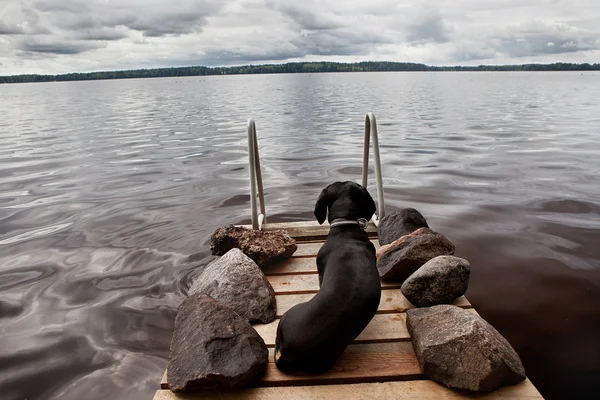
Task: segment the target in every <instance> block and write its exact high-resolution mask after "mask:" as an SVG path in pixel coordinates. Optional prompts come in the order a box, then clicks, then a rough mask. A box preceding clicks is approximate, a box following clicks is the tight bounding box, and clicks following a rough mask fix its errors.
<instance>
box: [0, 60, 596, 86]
mask: <svg viewBox="0 0 600 400" xmlns="http://www.w3.org/2000/svg"><path fill="white" fill-rule="evenodd" d="M598 70H600V64H588V63H584V64H571V63H554V64H523V65H480V66H476V67H463V66H455V67H434V66H429V65H425V64H415V63H404V62H378V61H367V62H359V63H336V62H303V63H287V64H267V65H245V66H241V67H212V68H211V67H174V68H155V69H135V70H129V71H104V72H87V73H71V74H62V75H14V76H0V83H22V82H54V81H83V80H97V79H131V78H163V77H173V76H201V75H241V74H286V73H316V72H376V71H598Z"/></svg>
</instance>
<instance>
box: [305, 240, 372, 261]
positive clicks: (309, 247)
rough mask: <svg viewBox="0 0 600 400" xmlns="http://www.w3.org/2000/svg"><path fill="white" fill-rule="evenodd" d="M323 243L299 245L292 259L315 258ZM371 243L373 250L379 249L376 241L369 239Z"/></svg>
mask: <svg viewBox="0 0 600 400" xmlns="http://www.w3.org/2000/svg"><path fill="white" fill-rule="evenodd" d="M323 243H324V242H323V241H318V242H309V243H299V244H298V250H296V252H295V253H294V255H293V257H316V255H317V253H318V252H319V249H320V248H321V246H323ZM371 243H373V245H374V246H375V249H378V248H380V247H381V246H380V245H379V241H378V240H377V239H371Z"/></svg>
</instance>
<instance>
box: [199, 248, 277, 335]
mask: <svg viewBox="0 0 600 400" xmlns="http://www.w3.org/2000/svg"><path fill="white" fill-rule="evenodd" d="M188 293H189V294H190V295H192V294H196V293H203V294H207V295H209V296H211V297H212V298H214V299H215V300H218V301H220V302H222V303H225V304H226V305H227V306H229V307H230V308H231V309H233V311H235V312H236V313H238V314H239V315H240V316H241V317H243V318H244V319H245V320H246V321H248V322H255V321H260V322H262V323H264V324H268V323H269V322H272V321H273V320H274V319H275V311H276V309H277V306H276V302H275V291H274V290H273V287H272V286H271V284H270V283H269V281H268V279H267V277H266V276H265V274H263V272H262V271H261V270H260V268H259V267H258V265H256V263H255V262H254V261H252V259H251V258H250V257H248V256H247V255H245V254H244V253H243V252H242V251H241V250H240V249H231V250H229V251H228V252H227V253H226V254H225V255H224V256H223V257H219V258H217V259H216V260H214V261H213V262H211V263H210V264H208V265H207V266H206V268H205V269H204V271H203V272H202V274H201V275H200V276H199V277H198V278H197V279H196V281H195V282H194V284H193V285H192V287H191V288H190V290H189V292H188Z"/></svg>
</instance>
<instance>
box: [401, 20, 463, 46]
mask: <svg viewBox="0 0 600 400" xmlns="http://www.w3.org/2000/svg"><path fill="white" fill-rule="evenodd" d="M451 31H452V30H451V29H450V27H449V26H448V25H447V24H446V23H445V22H444V20H443V19H442V18H441V17H440V16H439V15H433V16H430V17H427V18H426V19H425V20H423V21H422V22H419V23H418V24H414V25H411V26H409V27H408V33H407V35H406V38H407V39H408V40H409V41H410V42H420V43H422V42H436V43H446V42H448V41H450V32H451Z"/></svg>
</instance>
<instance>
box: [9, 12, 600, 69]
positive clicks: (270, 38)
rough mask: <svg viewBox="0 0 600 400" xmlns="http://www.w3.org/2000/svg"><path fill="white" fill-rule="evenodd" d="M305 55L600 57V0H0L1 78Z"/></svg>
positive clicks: (502, 60) (484, 59) (438, 61)
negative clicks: (16, 75)
mask: <svg viewBox="0 0 600 400" xmlns="http://www.w3.org/2000/svg"><path fill="white" fill-rule="evenodd" d="M306 60H331V61H344V62H352V61H363V60H387V61H410V62H422V63H427V64H433V65H457V64H461V65H472V64H477V65H478V64H506V63H519V64H522V63H530V62H532V61H533V62H538V63H547V62H555V61H565V62H600V0H570V1H563V0H530V1H524V0H489V1H488V0H439V1H436V0H430V1H422V0H360V1H356V0H321V1H316V0H293V1H291V0H290V1H284V0H0V75H13V74H23V73H53V74H54V73H66V72H75V71H77V72H83V71H99V70H114V69H132V68H149V67H164V66H186V65H209V66H219V65H242V64H250V63H254V64H259V63H283V62H288V61H306Z"/></svg>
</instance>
